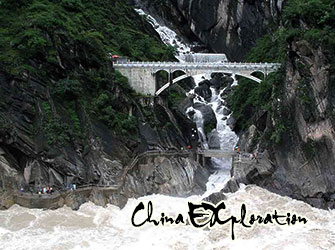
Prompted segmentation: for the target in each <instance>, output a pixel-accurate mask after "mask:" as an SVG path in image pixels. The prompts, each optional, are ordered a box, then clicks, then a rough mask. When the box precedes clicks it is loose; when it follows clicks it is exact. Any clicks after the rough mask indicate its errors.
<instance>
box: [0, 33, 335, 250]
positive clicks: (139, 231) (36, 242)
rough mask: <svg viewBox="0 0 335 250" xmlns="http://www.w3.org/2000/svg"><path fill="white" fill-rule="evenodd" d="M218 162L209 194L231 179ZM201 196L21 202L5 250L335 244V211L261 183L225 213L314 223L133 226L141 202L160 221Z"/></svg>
mask: <svg viewBox="0 0 335 250" xmlns="http://www.w3.org/2000/svg"><path fill="white" fill-rule="evenodd" d="M164 30H165V28H164ZM165 33H169V32H165ZM171 34H172V33H171ZM171 39H172V38H171ZM171 39H170V40H171ZM196 82H199V79H196ZM212 92H213V98H212V100H211V102H210V103H208V105H211V106H212V108H213V110H214V111H215V114H216V117H217V120H218V121H219V123H218V126H217V131H218V132H219V135H220V143H221V148H228V149H231V148H232V147H233V146H234V144H235V143H236V136H235V134H234V133H232V132H231V131H230V130H229V128H228V127H227V126H226V124H225V122H224V121H222V118H223V115H222V108H223V107H222V106H221V105H220V100H219V98H220V97H219V96H220V95H218V94H217V93H215V91H214V90H213V89H212ZM199 101H200V102H203V100H199ZM197 123H199V127H201V116H198V119H197ZM214 161H215V164H216V165H217V166H218V168H219V169H218V170H217V171H216V173H215V174H214V175H212V176H211V177H210V179H209V182H208V185H207V189H208V190H207V192H206V194H205V195H208V194H209V193H212V192H214V191H218V190H220V189H221V188H222V186H223V184H224V183H225V182H226V181H227V178H228V177H229V169H230V164H231V163H230V161H222V160H219V159H214ZM205 195H204V196H205ZM202 198H203V196H192V197H189V198H186V199H184V198H175V197H167V196H163V195H151V196H146V197H143V198H140V199H130V200H129V201H128V203H127V205H126V207H125V208H124V209H122V210H120V209H119V208H118V207H115V206H112V205H109V206H108V207H107V208H102V207H99V206H96V205H94V204H92V203H87V204H84V205H82V206H81V208H80V209H79V211H72V210H71V209H70V208H67V207H64V208H61V209H58V210H53V211H52V210H46V211H43V210H38V209H26V208H21V207H19V206H17V205H15V206H13V207H11V208H10V209H9V210H6V211H1V212H0V249H6V250H7V249H13V250H14V249H15V250H16V249H27V250H28V249H32V250H38V249H43V250H48V249H50V250H61V249H62V250H63V249H94V250H100V249H101V250H102V249H126V250H128V249H141V250H142V249H143V250H144V249H160V250H161V249H264V250H268V249H273V250H275V249H277V250H281V249H294V250H298V249H303V250H305V249H335V212H334V211H326V210H320V209H315V208H312V207H311V206H309V205H308V204H306V203H303V202H300V201H296V200H293V199H291V198H287V197H281V196H278V195H276V194H273V193H270V192H268V191H266V190H264V189H262V188H259V187H256V186H247V187H245V186H244V187H242V188H241V189H240V190H239V191H238V192H236V193H233V194H227V200H226V201H225V203H226V206H227V209H226V210H225V215H226V216H231V215H235V216H236V217H239V214H240V209H241V204H242V203H245V204H246V207H247V213H248V214H250V213H254V214H260V215H264V214H266V213H271V212H273V211H274V209H277V211H278V212H279V213H280V214H285V213H286V212H291V213H297V214H298V215H299V216H303V217H306V218H307V219H308V223H307V224H306V225H303V224H299V225H294V226H278V225H271V224H270V225H255V226H253V227H252V228H244V227H242V226H240V225H236V227H235V237H236V239H235V240H234V241H233V240H232V239H231V231H230V223H228V224H227V225H224V226H215V227H213V228H212V229H210V230H205V229H196V228H194V227H192V226H189V225H175V226H158V227H156V226H154V225H153V224H146V225H144V226H143V227H140V228H135V227H133V226H132V225H131V216H132V213H133V211H134V209H135V207H136V205H137V204H138V203H139V202H140V201H144V203H145V204H146V202H147V201H149V200H151V201H152V202H153V206H154V213H153V218H156V219H159V218H160V213H161V212H164V213H165V214H167V215H169V216H176V215H177V214H179V213H181V214H183V215H185V217H186V215H187V212H188V207H187V202H188V201H192V202H194V203H196V202H197V201H200V200H201V199H202Z"/></svg>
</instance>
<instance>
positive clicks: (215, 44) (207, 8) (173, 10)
mask: <svg viewBox="0 0 335 250" xmlns="http://www.w3.org/2000/svg"><path fill="white" fill-rule="evenodd" d="M138 2H140V3H141V5H142V6H145V7H146V8H148V10H149V11H150V13H151V14H152V15H154V16H156V17H157V16H158V17H162V20H163V21H165V23H166V24H167V25H170V26H172V27H174V29H177V30H179V33H180V34H182V35H183V36H184V37H186V39H188V40H191V41H200V42H201V43H202V45H203V46H204V47H205V48H207V49H208V50H209V51H211V52H216V53H218V52H222V53H225V54H226V55H227V57H228V59H229V60H230V61H241V60H243V59H244V58H245V57H246V54H247V52H248V51H249V50H250V49H251V48H252V47H253V46H254V45H255V43H256V40H257V39H258V38H260V37H262V36H263V35H264V34H265V33H266V32H267V31H269V30H270V26H271V25H273V24H277V23H278V22H279V15H280V13H281V11H282V8H283V4H284V1H283V0H274V1H265V0H248V1H235V0H228V1H227V0H215V1H207V0H169V1H166V2H165V3H164V4H161V3H160V4H157V3H153V2H152V1H149V0H139V1H138Z"/></svg>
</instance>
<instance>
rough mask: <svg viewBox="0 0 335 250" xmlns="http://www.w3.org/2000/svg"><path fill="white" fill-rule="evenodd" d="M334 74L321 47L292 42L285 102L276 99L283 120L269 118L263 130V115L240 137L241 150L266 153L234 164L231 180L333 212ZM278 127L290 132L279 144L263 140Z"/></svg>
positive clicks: (304, 42)
mask: <svg viewBox="0 0 335 250" xmlns="http://www.w3.org/2000/svg"><path fill="white" fill-rule="evenodd" d="M334 76H335V75H334V72H333V70H332V69H331V66H330V65H329V64H328V60H327V58H326V56H325V54H324V53H323V51H322V49H321V48H316V49H313V48H312V46H311V45H310V44H309V43H308V42H307V41H305V40H294V41H292V42H291V46H290V56H289V62H288V63H287V66H286V78H285V82H284V86H283V91H284V93H283V100H279V102H278V100H274V103H275V104H274V105H275V107H281V108H285V110H286V112H285V113H284V114H283V117H282V120H274V119H273V117H271V116H270V115H269V114H265V116H267V121H266V124H265V127H264V126H260V123H264V115H262V116H259V119H258V120H257V119H254V120H255V123H254V124H253V125H252V126H251V127H250V128H249V130H248V131H247V132H245V133H244V134H243V135H242V136H241V137H240V142H239V143H240V147H241V149H242V150H243V151H247V152H256V151H258V152H263V153H261V154H260V159H259V162H258V163H257V162H255V161H253V162H251V163H250V164H243V163H236V164H235V165H234V169H233V170H232V174H233V176H234V179H233V180H232V181H231V182H237V183H252V184H257V185H260V186H262V187H265V188H267V189H269V190H271V191H274V192H276V193H279V194H283V195H288V196H290V197H293V198H296V199H299V200H303V201H306V202H308V203H310V204H311V205H313V206H316V207H320V208H335V196H334V193H335V185H334V184H335V167H334V160H335V157H334V155H335V130H334V125H335V123H334V104H335V103H334V95H335V91H334V87H333V86H334ZM278 105H279V106H278ZM260 120H263V122H260ZM278 123H282V124H285V128H286V129H285V130H284V133H283V134H282V140H281V142H280V143H279V144H277V145H272V146H270V145H269V143H266V142H265V141H263V140H259V137H260V135H262V134H263V133H264V131H265V132H266V131H267V130H268V129H269V128H271V127H275V126H278ZM263 125H264V124H263ZM255 142H256V143H255ZM257 142H259V143H257ZM230 186H233V187H236V185H235V184H234V185H232V183H230ZM227 189H228V190H229V188H227ZM233 189H234V188H233ZM233 189H231V190H233Z"/></svg>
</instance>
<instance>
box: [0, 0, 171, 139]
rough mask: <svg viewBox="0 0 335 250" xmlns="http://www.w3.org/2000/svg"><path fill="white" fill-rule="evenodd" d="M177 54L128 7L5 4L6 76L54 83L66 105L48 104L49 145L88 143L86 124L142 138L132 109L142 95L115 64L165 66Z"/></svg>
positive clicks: (1, 63) (62, 0)
mask: <svg viewBox="0 0 335 250" xmlns="http://www.w3.org/2000/svg"><path fill="white" fill-rule="evenodd" d="M173 53H174V48H172V47H168V46H165V45H163V44H162V43H161V42H160V39H159V38H158V36H156V35H153V33H152V28H151V26H150V25H149V24H148V23H147V22H146V20H145V18H144V17H141V16H139V15H138V14H137V13H136V12H135V11H134V10H133V6H132V4H131V3H130V2H128V1H123V0H107V1H97V0H93V1H92V0H90V1H88V0H54V1H48V0H27V1H7V0H5V1H0V70H1V71H5V72H7V73H8V74H9V75H11V76H12V77H13V78H15V79H17V80H21V81H27V82H28V81H29V79H38V80H39V81H42V82H45V83H47V84H48V89H49V92H50V94H51V98H52V99H53V100H55V102H57V103H61V106H60V105H55V110H53V111H51V108H50V105H49V104H48V103H51V102H50V101H48V102H45V103H44V104H43V109H44V116H45V117H44V122H43V125H42V126H44V128H43V130H44V131H45V132H46V134H47V137H48V141H49V143H50V144H55V143H58V144H64V143H67V142H71V141H73V140H75V139H80V138H84V137H85V134H86V132H85V131H86V129H85V128H84V127H85V126H84V125H83V124H84V123H85V124H86V123H87V119H88V118H87V117H91V118H96V119H98V120H100V121H101V122H103V123H104V124H105V125H107V126H108V127H109V128H110V129H112V130H113V131H114V132H115V133H116V134H119V135H127V136H128V135H131V134H133V133H136V120H135V118H134V117H133V116H130V115H129V109H130V107H131V106H132V104H133V102H134V100H136V98H138V95H137V94H136V93H135V92H134V91H133V90H132V89H131V87H130V86H129V84H128V81H127V79H126V78H124V77H123V76H122V75H121V74H120V73H119V72H114V71H113V70H112V67H111V65H112V62H111V58H110V56H111V55H112V54H118V55H123V56H128V57H130V58H131V59H132V60H156V61H160V60H171V59H173ZM78 112H80V113H81V114H80V115H79V113H78ZM64 116H65V117H68V119H61V117H62V118H63V117H64ZM84 116H86V118H85V122H84V121H82V119H83V117H84Z"/></svg>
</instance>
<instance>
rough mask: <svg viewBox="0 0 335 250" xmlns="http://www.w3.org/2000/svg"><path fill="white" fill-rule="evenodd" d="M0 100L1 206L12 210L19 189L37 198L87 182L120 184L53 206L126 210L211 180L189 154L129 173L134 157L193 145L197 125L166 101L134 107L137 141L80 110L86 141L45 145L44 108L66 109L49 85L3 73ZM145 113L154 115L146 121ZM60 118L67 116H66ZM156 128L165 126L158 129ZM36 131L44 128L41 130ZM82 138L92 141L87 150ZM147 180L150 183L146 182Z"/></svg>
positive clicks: (76, 195) (183, 192)
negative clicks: (46, 190)
mask: <svg viewBox="0 0 335 250" xmlns="http://www.w3.org/2000/svg"><path fill="white" fill-rule="evenodd" d="M0 96H1V105H0V120H1V125H0V186H1V189H2V191H1V192H0V197H1V198H0V207H1V208H8V207H10V206H11V205H12V204H13V203H14V201H15V199H14V197H13V195H14V194H15V192H16V191H17V190H19V189H20V188H24V190H25V192H28V190H30V191H31V192H33V193H36V192H37V191H38V190H39V189H40V188H41V187H46V186H52V187H53V188H54V189H55V190H64V188H65V187H68V186H69V184H76V185H77V187H78V188H80V187H81V186H85V185H99V186H119V187H120V188H119V189H118V190H117V191H115V192H113V193H112V194H110V195H107V194H106V192H102V191H100V190H96V191H94V192H93V191H92V192H91V191H85V192H84V193H80V192H79V193H74V194H72V195H71V196H66V197H64V201H59V202H58V203H57V205H56V207H57V206H62V204H67V205H68V206H71V207H72V208H74V209H77V208H78V207H79V206H80V205H81V204H82V203H84V202H87V201H89V200H91V201H93V202H95V203H96V204H102V205H103V204H106V203H108V202H111V203H113V204H115V205H119V206H122V205H124V204H125V202H126V200H127V198H129V197H134V196H136V197H138V196H140V195H146V194H147V193H156V192H159V193H164V194H172V195H179V196H183V195H187V194H189V193H190V192H193V191H194V192H199V190H201V189H202V190H204V183H203V182H204V181H206V180H207V178H208V172H207V171H206V170H205V169H204V168H202V167H201V166H199V165H198V163H197V162H195V161H193V160H192V157H190V158H185V156H183V157H181V156H179V155H176V156H173V155H172V156H169V158H164V157H163V158H162V157H161V158H160V160H156V159H155V158H153V159H152V160H151V162H153V161H154V160H155V165H154V166H152V164H151V165H150V164H144V163H143V160H142V162H139V163H137V164H136V165H135V166H133V167H134V168H133V170H132V171H129V170H128V166H130V164H131V162H132V158H133V157H135V156H136V155H137V154H139V153H142V152H145V151H148V150H149V151H150V150H168V149H170V150H171V149H180V148H181V147H186V145H189V144H190V142H189V139H188V138H190V135H191V133H192V132H191V128H193V127H195V125H194V124H192V123H191V122H190V121H189V123H188V124H187V122H185V121H183V120H182V119H177V118H176V116H178V114H177V113H174V112H173V111H171V110H170V109H169V108H168V107H167V105H165V103H164V100H160V101H157V102H155V101H154V99H153V98H150V99H149V100H148V98H144V99H143V100H142V101H141V102H139V103H136V105H134V106H133V107H129V110H133V112H134V116H135V117H136V119H137V120H138V124H137V127H138V133H137V135H136V137H135V138H131V137H123V136H120V135H118V134H117V133H115V132H113V131H111V130H110V129H109V128H108V127H106V126H105V125H104V124H103V123H101V122H99V121H98V120H96V119H94V117H90V116H88V115H87V114H85V113H84V112H81V111H80V110H78V116H79V117H80V121H79V122H80V123H79V124H80V126H83V127H86V128H87V130H88V132H87V136H88V137H87V138H85V139H84V140H82V141H79V140H78V141H76V140H70V141H67V142H66V143H64V144H58V143H52V142H48V140H47V138H49V136H48V132H49V131H48V130H47V129H46V127H44V126H43V125H42V126H41V124H45V123H43V122H44V121H45V120H47V119H48V115H47V114H46V110H45V106H46V104H45V103H51V104H52V107H53V109H54V111H53V112H55V113H56V114H60V113H61V112H64V111H63V110H62V107H61V103H59V100H57V99H54V98H53V97H51V96H50V95H49V87H48V85H47V84H46V83H44V82H43V81H39V80H36V79H30V80H29V81H27V82H23V81H20V80H17V79H12V78H10V77H8V76H6V74H4V73H1V74H0ZM143 110H146V112H151V113H152V114H154V115H155V117H153V118H152V117H151V118H150V119H149V118H146V117H145V116H144V115H143ZM160 116H162V117H163V118H162V117H160ZM63 119H66V116H65V115H64V116H63V117H62V120H63ZM185 119H186V118H185ZM178 121H179V122H178ZM152 123H154V124H155V126H157V125H159V126H162V128H161V129H159V130H157V128H155V127H153V126H152ZM164 124H165V125H166V124H168V126H165V125H164ZM55 125H56V124H55ZM69 126H70V125H69ZM37 127H39V128H40V130H36V128H37ZM55 136H56V135H55ZM83 141H84V142H86V143H87V144H86V145H83V144H82V143H83ZM144 165H150V166H151V167H154V168H155V171H154V172H155V173H157V175H156V177H155V182H154V183H151V182H150V181H149V180H147V179H145V178H144V179H142V177H143V176H142V175H143V174H140V175H138V171H140V173H141V172H143V171H144V172H145V170H141V169H146V167H145V166H144ZM151 174H152V171H151V172H150V173H148V174H145V175H146V177H148V178H150V175H151ZM198 176H201V177H202V178H198ZM134 178H135V179H136V182H134ZM149 182H150V183H151V184H150V185H149V184H147V183H149ZM134 183H135V184H134ZM149 186H150V187H149ZM124 190H126V191H124ZM3 191H4V193H3ZM27 204H28V205H29V204H32V205H33V204H38V206H39V207H48V205H47V204H39V203H36V202H35V203H34V202H33V203H27ZM52 206H53V207H54V206H55V204H53V205H52Z"/></svg>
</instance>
